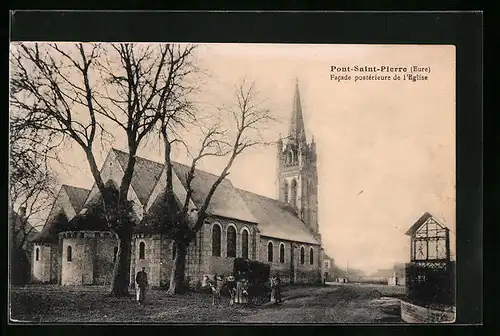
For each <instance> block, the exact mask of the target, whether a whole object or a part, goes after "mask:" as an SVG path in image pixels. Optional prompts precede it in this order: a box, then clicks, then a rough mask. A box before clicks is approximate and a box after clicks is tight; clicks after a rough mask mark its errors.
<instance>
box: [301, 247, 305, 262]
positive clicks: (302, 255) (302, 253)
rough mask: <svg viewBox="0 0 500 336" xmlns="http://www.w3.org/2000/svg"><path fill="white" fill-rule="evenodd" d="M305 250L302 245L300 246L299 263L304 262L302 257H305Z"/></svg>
mask: <svg viewBox="0 0 500 336" xmlns="http://www.w3.org/2000/svg"><path fill="white" fill-rule="evenodd" d="M305 254H306V251H305V249H304V246H301V247H300V263H301V264H304V258H305Z"/></svg>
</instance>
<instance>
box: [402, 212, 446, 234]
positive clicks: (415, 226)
mask: <svg viewBox="0 0 500 336" xmlns="http://www.w3.org/2000/svg"><path fill="white" fill-rule="evenodd" d="M429 218H433V219H434V220H435V221H436V223H437V224H438V225H439V226H441V227H442V228H443V229H446V230H448V228H447V227H446V226H444V225H442V224H441V223H440V222H439V221H438V220H436V218H435V217H434V216H432V215H431V214H430V213H428V212H426V213H424V214H423V215H422V216H421V217H420V218H419V219H418V220H417V221H416V222H415V223H414V224H413V225H412V226H411V227H410V228H409V229H408V231H406V232H405V234H406V235H408V236H412V235H414V234H415V232H417V231H418V229H420V227H421V226H422V225H424V224H425V223H426V222H427V220H428V219H429Z"/></svg>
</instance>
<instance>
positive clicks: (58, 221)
mask: <svg viewBox="0 0 500 336" xmlns="http://www.w3.org/2000/svg"><path fill="white" fill-rule="evenodd" d="M67 227H68V217H67V216H66V214H65V213H64V211H63V210H62V209H61V210H60V211H59V212H57V213H56V215H55V216H53V217H51V218H49V219H48V221H47V222H46V223H45V225H44V226H43V228H42V230H41V231H40V232H39V233H38V234H37V235H36V236H35V237H34V238H33V240H32V242H33V243H56V242H57V234H58V233H59V232H61V231H64V230H65V229H66V228H67Z"/></svg>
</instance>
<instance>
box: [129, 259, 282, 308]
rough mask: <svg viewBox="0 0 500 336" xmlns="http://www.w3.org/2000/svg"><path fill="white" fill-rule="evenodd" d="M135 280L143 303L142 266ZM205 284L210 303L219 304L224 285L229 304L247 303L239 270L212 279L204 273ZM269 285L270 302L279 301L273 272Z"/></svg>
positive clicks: (144, 276)
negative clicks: (211, 299) (208, 292)
mask: <svg viewBox="0 0 500 336" xmlns="http://www.w3.org/2000/svg"><path fill="white" fill-rule="evenodd" d="M135 282H136V284H137V289H136V300H137V302H138V303H139V304H144V302H145V300H146V289H147V287H148V275H147V273H146V268H145V267H143V268H142V270H141V271H139V272H137V275H136V277H135ZM205 284H206V285H207V286H209V287H210V288H211V290H212V295H213V302H212V304H213V305H214V306H218V305H220V304H221V291H222V289H223V288H224V287H225V286H226V287H227V289H228V291H229V297H230V299H229V304H230V305H231V306H232V305H234V304H246V303H248V300H249V295H248V290H249V282H248V279H247V278H246V277H245V275H244V274H243V273H241V272H238V274H237V276H236V277H235V276H234V275H233V274H230V275H229V276H228V277H224V275H223V274H221V275H215V277H214V280H212V279H210V277H209V276H208V275H205ZM270 285H271V303H274V304H278V303H281V302H282V297H281V280H280V278H279V277H278V275H276V274H275V275H274V276H273V277H272V278H271V279H270Z"/></svg>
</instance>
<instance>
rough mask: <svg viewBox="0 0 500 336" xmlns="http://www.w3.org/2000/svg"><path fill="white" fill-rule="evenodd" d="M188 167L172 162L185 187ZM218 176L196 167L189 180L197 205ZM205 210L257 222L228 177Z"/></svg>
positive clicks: (201, 202)
mask: <svg viewBox="0 0 500 336" xmlns="http://www.w3.org/2000/svg"><path fill="white" fill-rule="evenodd" d="M189 169H190V168H189V167H188V166H186V165H183V164H180V163H173V170H174V171H175V173H176V175H177V176H178V177H179V179H180V180H181V183H182V185H183V186H184V188H186V187H187V181H186V179H187V173H188V172H189ZM217 178H218V176H217V175H214V174H211V173H208V172H206V171H203V170H200V169H197V170H196V171H195V177H194V179H193V181H192V182H191V189H192V190H193V194H192V197H191V198H192V200H193V202H194V204H195V205H196V206H197V207H201V206H202V204H203V202H204V201H205V198H206V196H207V195H208V193H209V191H210V188H211V187H212V185H213V184H214V182H215V181H216V180H217ZM207 212H208V213H209V214H211V215H215V216H221V217H226V218H233V219H238V220H242V221H246V222H251V223H257V219H256V217H254V215H253V214H252V213H251V212H250V211H249V209H248V208H247V205H246V204H245V202H244V201H243V199H242V198H241V195H240V194H239V193H238V190H237V189H236V188H235V187H234V186H233V184H232V183H231V181H230V180H229V179H224V180H222V182H221V184H220V185H219V186H218V187H217V189H216V190H215V193H214V194H213V196H212V199H211V201H210V204H209V206H208V209H207Z"/></svg>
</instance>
